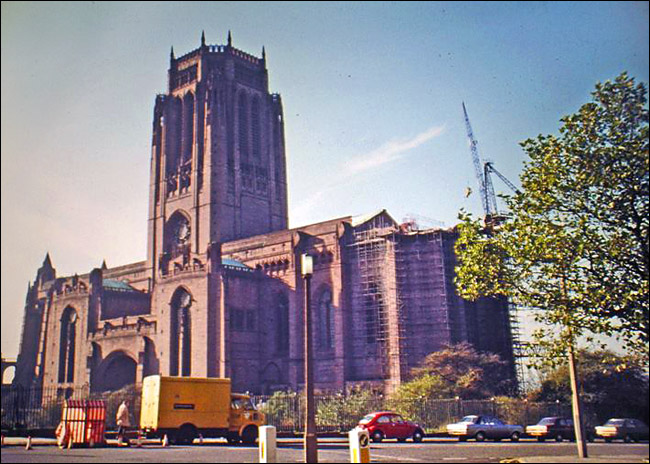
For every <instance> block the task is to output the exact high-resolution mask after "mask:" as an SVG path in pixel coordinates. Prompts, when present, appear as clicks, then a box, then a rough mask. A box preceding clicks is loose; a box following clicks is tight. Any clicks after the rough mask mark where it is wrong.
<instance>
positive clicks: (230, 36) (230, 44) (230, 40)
mask: <svg viewBox="0 0 650 464" xmlns="http://www.w3.org/2000/svg"><path fill="white" fill-rule="evenodd" d="M228 46H229V47H232V34H231V33H230V30H229V31H228Z"/></svg>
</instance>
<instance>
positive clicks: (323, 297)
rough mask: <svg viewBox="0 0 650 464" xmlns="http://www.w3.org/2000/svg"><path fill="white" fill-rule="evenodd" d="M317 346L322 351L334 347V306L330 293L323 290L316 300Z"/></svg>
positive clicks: (327, 289) (327, 290)
mask: <svg viewBox="0 0 650 464" xmlns="http://www.w3.org/2000/svg"><path fill="white" fill-rule="evenodd" d="M318 322H319V324H318V326H319V327H318V333H319V337H318V342H319V343H318V346H319V347H320V348H322V349H330V348H333V347H334V304H333V303H332V291H331V290H330V289H329V288H326V289H325V290H323V291H322V292H321V294H320V298H319V299H318Z"/></svg>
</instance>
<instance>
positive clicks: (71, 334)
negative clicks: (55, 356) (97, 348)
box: [59, 308, 77, 383]
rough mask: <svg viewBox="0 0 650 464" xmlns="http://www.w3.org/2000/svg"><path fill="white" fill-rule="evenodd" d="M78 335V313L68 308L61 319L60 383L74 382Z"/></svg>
mask: <svg viewBox="0 0 650 464" xmlns="http://www.w3.org/2000/svg"><path fill="white" fill-rule="evenodd" d="M76 335H77V312H76V311H75V310H74V309H73V308H66V310H65V311H63V316H62V317H61V335H60V337H59V383H63V382H74V358H75V348H76V346H75V345H76V343H75V341H76Z"/></svg>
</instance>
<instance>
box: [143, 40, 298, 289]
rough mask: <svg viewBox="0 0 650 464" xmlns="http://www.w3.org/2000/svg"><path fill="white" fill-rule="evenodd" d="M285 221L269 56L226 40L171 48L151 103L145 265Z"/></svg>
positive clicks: (157, 265)
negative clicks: (164, 77) (164, 86)
mask: <svg viewBox="0 0 650 464" xmlns="http://www.w3.org/2000/svg"><path fill="white" fill-rule="evenodd" d="M286 228H287V179H286V165H285V152H284V122H283V114H282V101H281V99H280V96H279V95H278V94H270V93H269V90H268V72H267V69H266V56H265V52H264V50H262V57H261V58H257V57H254V56H252V55H249V54H247V53H244V52H242V51H240V50H237V49H236V48H234V47H233V46H232V39H231V36H230V33H228V43H227V45H216V46H215V45H206V43H205V35H202V37H201V46H200V47H199V48H198V49H196V50H194V51H192V52H190V53H188V54H186V55H184V56H181V57H180V58H175V57H174V51H173V49H172V52H171V56H170V62H169V88H168V91H167V93H166V94H164V95H158V97H157V98H156V104H155V108H154V120H153V140H152V150H151V183H150V199H149V232H148V236H149V244H148V255H147V261H148V265H149V266H150V268H151V269H152V272H153V278H154V280H155V279H156V277H157V276H159V275H160V274H161V273H165V272H166V271H167V270H168V269H170V268H173V266H174V265H181V266H183V265H187V264H188V263H190V262H191V259H192V258H193V256H194V255H200V254H205V253H206V252H207V248H208V246H209V244H210V243H222V242H225V241H229V240H234V239H239V238H244V237H249V236H253V235H259V234H263V233H268V232H273V231H277V230H283V229H286Z"/></svg>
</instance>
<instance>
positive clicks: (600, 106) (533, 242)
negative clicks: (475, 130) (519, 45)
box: [456, 73, 650, 359]
mask: <svg viewBox="0 0 650 464" xmlns="http://www.w3.org/2000/svg"><path fill="white" fill-rule="evenodd" d="M593 97H594V99H593V101H592V102H591V103H587V104H585V105H583V106H582V107H581V108H580V110H579V111H578V112H577V113H576V114H573V115H570V116H566V117H564V118H563V119H562V120H561V121H562V123H563V124H562V127H561V128H560V132H559V135H557V136H555V135H539V136H538V137H537V138H535V139H528V140H526V141H524V142H523V143H522V144H521V145H522V147H523V149H524V151H525V152H526V154H527V155H528V157H529V160H528V161H527V162H526V163H525V166H524V171H523V173H522V175H521V184H522V192H521V193H518V194H516V195H514V196H512V197H508V198H506V201H507V204H508V208H509V211H510V214H509V216H508V217H506V218H505V219H504V220H502V221H495V222H493V223H492V224H491V225H492V227H487V228H486V227H484V226H483V225H482V224H481V223H480V222H479V221H477V220H474V219H473V218H472V217H471V216H470V215H467V214H464V213H462V214H461V219H462V223H461V224H460V225H459V233H460V238H459V240H458V241H457V244H456V251H457V254H458V257H459V266H458V268H457V270H456V271H457V278H456V282H457V286H458V289H459V292H460V294H461V295H462V296H464V297H466V298H470V299H476V298H478V297H480V296H495V295H505V296H508V297H509V298H511V299H512V300H513V301H514V302H515V303H517V304H521V305H523V306H525V307H528V308H536V309H538V310H539V312H538V313H537V319H538V320H539V321H541V322H543V323H545V324H546V325H547V328H546V329H545V330H542V331H540V332H539V333H538V334H537V338H538V342H539V343H540V344H542V345H546V348H548V349H551V351H552V352H551V353H550V356H549V358H547V359H552V357H553V355H559V354H560V352H564V350H565V349H566V347H567V346H568V344H569V343H573V340H574V338H575V337H576V336H578V335H584V334H590V333H591V334H594V333H596V334H608V335H612V334H614V333H616V334H619V335H620V336H621V337H622V339H623V340H624V341H625V342H626V343H627V345H628V347H630V348H632V349H634V350H636V352H640V353H645V355H646V356H647V346H648V300H649V293H648V274H649V259H648V246H649V242H648V229H649V227H648V221H649V216H650V211H649V208H648V198H649V194H650V192H649V179H648V178H649V173H648V163H649V161H648V159H649V158H648V110H647V90H646V88H645V86H644V85H643V84H635V82H634V79H633V78H631V77H628V75H627V74H625V73H623V74H621V75H620V76H618V77H617V78H616V79H615V81H614V82H610V81H607V82H605V83H602V84H601V83H599V84H597V85H596V90H595V91H594V92H593ZM558 325H559V326H560V327H561V328H562V330H560V331H558V330H557V326H558ZM553 351H554V352H553Z"/></svg>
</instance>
